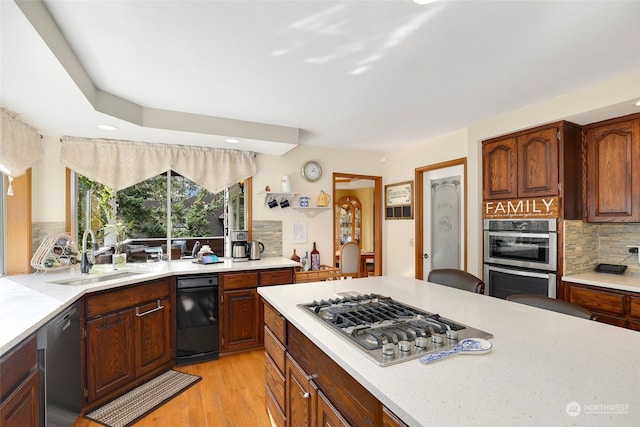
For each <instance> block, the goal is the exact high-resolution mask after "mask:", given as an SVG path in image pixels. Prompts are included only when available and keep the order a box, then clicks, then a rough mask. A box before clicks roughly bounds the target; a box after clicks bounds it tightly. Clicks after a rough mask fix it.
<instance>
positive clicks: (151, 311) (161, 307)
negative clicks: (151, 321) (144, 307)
mask: <svg viewBox="0 0 640 427" xmlns="http://www.w3.org/2000/svg"><path fill="white" fill-rule="evenodd" d="M156 302H157V304H158V306H157V307H156V308H152V309H151V310H149V311H145V312H144V313H140V307H136V316H138V317H142V316H146V315H147V314H151V313H153V312H154V311H158V310H162V309H163V308H164V305H160V300H157V301H156Z"/></svg>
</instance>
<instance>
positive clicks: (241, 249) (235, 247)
mask: <svg viewBox="0 0 640 427" xmlns="http://www.w3.org/2000/svg"><path fill="white" fill-rule="evenodd" d="M248 236H249V233H248V232H247V231H246V230H234V231H232V232H231V256H232V261H249V251H248V244H247V238H248Z"/></svg>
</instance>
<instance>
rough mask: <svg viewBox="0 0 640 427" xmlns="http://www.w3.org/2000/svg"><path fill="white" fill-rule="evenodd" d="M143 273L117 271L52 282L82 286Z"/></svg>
mask: <svg viewBox="0 0 640 427" xmlns="http://www.w3.org/2000/svg"><path fill="white" fill-rule="evenodd" d="M137 274H142V272H139V271H120V272H117V273H104V274H96V275H90V276H82V277H79V278H77V279H67V280H56V281H52V282H50V283H56V284H58V285H70V286H82V285H91V284H93V283H101V282H106V281H107V280H115V279H124V278H125V277H130V276H135V275H137Z"/></svg>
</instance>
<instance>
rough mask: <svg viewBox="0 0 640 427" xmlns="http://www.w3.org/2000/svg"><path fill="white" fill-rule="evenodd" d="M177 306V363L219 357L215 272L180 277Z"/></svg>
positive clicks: (216, 277) (216, 278)
mask: <svg viewBox="0 0 640 427" xmlns="http://www.w3.org/2000/svg"><path fill="white" fill-rule="evenodd" d="M176 305H177V308H176V323H177V328H176V364H177V365H178V366H181V365H188V364H190V363H197V362H203V361H206V360H215V359H218V357H219V349H218V336H219V323H220V322H219V321H218V275H216V274H208V275H194V276H179V277H178V279H177V297H176Z"/></svg>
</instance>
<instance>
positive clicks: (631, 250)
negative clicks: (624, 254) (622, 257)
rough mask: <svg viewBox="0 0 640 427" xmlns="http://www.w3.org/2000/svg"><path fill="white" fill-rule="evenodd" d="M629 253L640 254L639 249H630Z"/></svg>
mask: <svg viewBox="0 0 640 427" xmlns="http://www.w3.org/2000/svg"><path fill="white" fill-rule="evenodd" d="M629 253H630V254H637V253H638V248H629Z"/></svg>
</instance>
